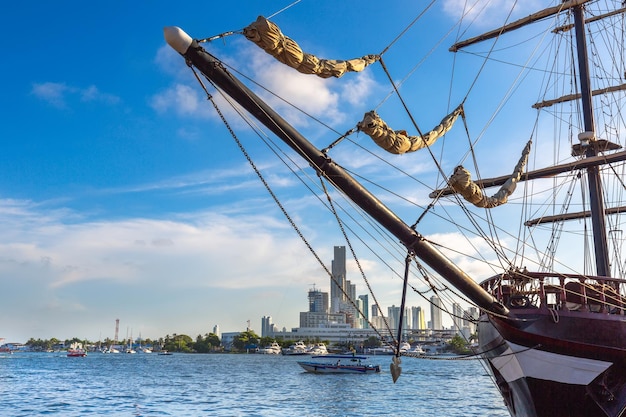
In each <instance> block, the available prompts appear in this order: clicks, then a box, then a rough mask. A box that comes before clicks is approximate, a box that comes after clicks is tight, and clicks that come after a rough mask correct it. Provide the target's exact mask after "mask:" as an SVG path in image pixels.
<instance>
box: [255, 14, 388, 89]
mask: <svg viewBox="0 0 626 417" xmlns="http://www.w3.org/2000/svg"><path fill="white" fill-rule="evenodd" d="M243 34H244V35H245V37H246V38H248V39H249V40H251V41H252V42H254V43H256V44H257V45H258V46H259V47H261V48H262V49H263V50H264V51H265V52H267V53H268V54H270V55H272V56H273V57H274V58H276V59H277V60H279V61H280V62H282V63H283V64H286V65H289V66H290V67H292V68H295V69H297V70H298V71H300V72H301V73H303V74H315V75H318V76H320V77H322V78H329V77H336V78H339V77H341V76H342V75H343V74H344V73H346V72H349V71H354V72H358V71H363V69H364V68H365V67H367V66H368V65H369V64H372V63H374V62H376V61H378V59H379V58H380V57H379V56H377V55H366V56H364V57H362V58H355V59H350V60H347V61H342V60H334V59H320V58H318V57H316V56H315V55H311V54H307V53H305V52H302V49H301V48H300V46H299V45H298V44H297V43H296V42H295V41H293V40H292V39H290V38H288V37H286V36H285V35H283V34H282V32H281V31H280V28H279V27H278V26H276V24H274V23H272V22H270V21H269V20H267V19H266V18H264V17H263V16H259V17H258V18H257V19H256V21H255V22H252V23H251V24H250V25H248V27H246V28H245V29H244V30H243Z"/></svg>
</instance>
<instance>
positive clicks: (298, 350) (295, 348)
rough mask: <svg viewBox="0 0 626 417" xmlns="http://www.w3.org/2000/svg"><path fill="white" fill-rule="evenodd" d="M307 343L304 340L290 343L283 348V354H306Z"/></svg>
mask: <svg viewBox="0 0 626 417" xmlns="http://www.w3.org/2000/svg"><path fill="white" fill-rule="evenodd" d="M306 354H307V351H306V345H305V344H304V342H303V341H298V342H296V343H294V344H293V345H290V346H289V347H288V348H286V349H283V355H285V356H296V355H306Z"/></svg>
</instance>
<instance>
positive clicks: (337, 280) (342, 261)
mask: <svg viewBox="0 0 626 417" xmlns="http://www.w3.org/2000/svg"><path fill="white" fill-rule="evenodd" d="M334 256H335V257H334V259H333V261H332V264H331V274H332V278H331V280H330V312H331V313H338V312H339V311H340V310H341V308H342V305H343V303H344V301H345V300H346V296H345V294H344V293H345V292H347V291H346V290H347V288H346V247H345V246H335V248H334Z"/></svg>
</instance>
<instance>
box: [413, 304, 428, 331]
mask: <svg viewBox="0 0 626 417" xmlns="http://www.w3.org/2000/svg"><path fill="white" fill-rule="evenodd" d="M411 313H412V318H413V320H412V322H411V328H413V329H415V330H424V329H425V328H426V319H425V318H424V310H422V307H411Z"/></svg>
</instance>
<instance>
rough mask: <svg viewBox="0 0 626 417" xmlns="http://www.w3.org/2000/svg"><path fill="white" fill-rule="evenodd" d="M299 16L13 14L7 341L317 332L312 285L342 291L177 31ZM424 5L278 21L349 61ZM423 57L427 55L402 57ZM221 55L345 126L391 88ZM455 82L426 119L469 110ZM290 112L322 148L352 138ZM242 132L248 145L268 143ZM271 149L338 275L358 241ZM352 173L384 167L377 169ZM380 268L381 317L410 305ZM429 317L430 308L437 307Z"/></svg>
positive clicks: (439, 14) (305, 4) (8, 90)
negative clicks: (312, 325) (260, 173)
mask: <svg viewBox="0 0 626 417" xmlns="http://www.w3.org/2000/svg"><path fill="white" fill-rule="evenodd" d="M290 3H291V2H290V1H287V2H280V1H270V2H259V1H244V0H234V1H230V2H197V1H194V2H187V3H184V4H173V3H172V2H165V1H149V2H148V1H136V2H121V1H113V2H100V3H89V2H87V3H85V2H78V1H64V2H48V1H35V2H34V3H33V2H29V3H22V4H17V2H11V3H10V4H8V5H5V6H4V7H3V12H2V14H1V16H0V23H1V25H0V31H1V32H2V36H1V37H0V39H1V40H0V42H1V45H2V51H3V52H4V58H3V59H2V64H0V71H1V75H2V78H3V80H4V83H3V90H4V91H3V93H2V95H0V100H1V105H2V109H3V110H2V113H1V114H2V118H1V120H2V123H0V137H1V138H2V145H3V146H2V151H1V152H0V225H1V226H0V227H1V230H2V233H1V234H0V288H1V291H0V307H1V308H2V310H3V312H4V313H3V314H2V315H0V337H4V338H6V339H7V340H10V341H25V340H26V339H27V338H29V337H35V338H39V337H40V338H50V337H57V338H70V337H75V336H76V337H81V338H82V337H84V338H89V339H92V340H97V339H98V338H100V337H101V338H105V337H113V330H114V323H115V319H118V318H119V319H120V323H121V324H120V333H121V335H122V336H124V335H125V334H126V333H125V332H126V331H127V329H131V330H132V331H133V333H134V335H138V334H139V333H141V334H142V335H143V337H160V336H164V335H166V334H172V333H179V334H180V333H186V334H189V335H191V336H192V337H195V336H196V335H197V334H204V333H207V332H210V331H212V329H213V326H214V325H219V326H220V330H221V331H223V332H224V331H238V330H243V329H245V327H246V322H247V320H250V322H251V325H252V328H253V329H254V330H256V331H257V332H260V320H261V317H262V316H264V315H270V316H272V317H273V319H274V322H275V323H276V324H277V325H278V326H279V327H287V328H288V329H289V328H291V327H296V326H297V325H298V319H299V316H298V313H299V312H300V311H306V310H307V308H308V304H307V299H306V295H307V291H308V289H309V288H311V286H312V284H315V285H316V287H317V288H321V289H323V290H328V285H329V279H328V277H327V276H326V275H325V272H324V271H323V269H322V268H321V267H320V265H318V264H317V262H316V261H315V259H314V257H313V256H311V255H310V253H309V251H308V249H307V248H306V246H305V245H304V244H303V243H302V241H301V240H300V239H299V238H298V236H297V235H296V233H294V231H293V229H291V227H290V226H289V224H288V222H287V221H285V219H284V217H283V216H282V214H281V212H280V210H279V209H278V208H277V207H276V205H275V204H274V202H273V201H272V200H271V198H269V196H268V194H267V191H266V190H265V189H264V188H263V186H262V185H261V183H260V182H259V180H258V179H257V177H256V176H255V175H254V173H253V172H252V170H251V169H250V166H249V165H248V163H247V161H246V159H245V158H244V157H243V156H242V154H241V153H240V152H239V150H238V148H237V146H236V145H235V143H234V142H233V140H232V138H231V137H230V135H229V134H228V132H227V130H226V129H225V128H224V126H223V125H222V124H221V121H220V120H219V119H218V118H217V117H216V115H215V113H214V111H213V108H212V106H211V105H210V104H209V103H207V101H206V97H205V96H204V93H203V91H202V90H201V88H200V87H199V85H198V84H197V82H195V80H194V78H193V76H192V74H191V72H190V70H189V69H188V68H187V67H186V66H185V65H184V61H183V59H182V58H181V57H180V56H178V55H177V54H176V53H175V52H174V51H172V50H171V49H170V48H169V47H168V46H167V45H166V44H165V41H164V38H163V27H164V26H170V25H175V26H180V27H181V28H183V29H184V30H185V31H186V32H187V33H189V34H190V35H191V36H192V37H194V38H205V37H208V36H211V35H215V34H219V33H222V32H225V31H229V30H239V29H241V28H243V27H245V26H246V25H248V24H249V23H251V22H252V21H254V20H255V19H256V17H257V16H258V15H264V16H269V15H271V14H273V13H275V12H277V11H279V10H281V9H283V8H284V7H285V6H287V5H289V4H290ZM417 3H420V5H419V6H416V4H417ZM417 3H416V2H414V1H408V0H407V1H394V2H390V4H388V5H385V6H384V7H381V2H379V1H369V0H368V1H362V0H360V1H356V0H349V1H341V2H337V1H326V0H323V1H307V0H304V1H301V2H300V3H298V4H296V5H294V6H293V7H291V8H289V9H288V10H286V11H284V12H282V13H280V14H278V15H277V16H276V17H275V18H274V19H272V20H273V21H275V22H276V23H277V24H278V25H279V26H280V27H281V29H282V30H283V32H284V33H285V34H286V35H287V36H290V37H292V38H293V39H294V40H296V41H298V42H299V43H300V45H301V46H302V47H303V49H304V50H305V51H307V52H313V53H316V54H318V55H319V56H321V57H326V58H337V59H348V58H353V57H357V56H361V55H365V54H369V53H378V52H380V51H381V50H382V49H383V48H384V47H385V46H387V45H388V44H389V43H390V42H391V41H392V40H393V38H394V37H395V36H396V35H398V34H399V33H400V31H401V30H402V29H403V28H404V27H406V26H407V25H408V24H409V23H410V22H411V20H413V19H414V17H415V16H416V15H417V14H418V13H419V12H420V11H421V7H422V5H421V2H417ZM491 3H492V5H491V7H492V8H493V7H494V6H497V5H498V3H499V2H491ZM502 3H504V2H502ZM461 4H463V2H461V1H452V0H449V1H441V2H438V3H436V4H435V5H434V6H433V9H432V10H431V11H430V12H429V14H428V19H424V20H423V23H421V22H420V24H421V25H422V26H420V28H419V29H417V33H414V34H412V35H407V36H406V37H403V38H402V39H401V41H399V42H398V44H397V45H396V46H394V48H393V50H392V51H390V52H389V55H388V56H389V64H390V67H391V68H392V70H393V71H394V76H396V77H398V78H400V77H403V76H404V75H405V74H406V73H407V71H409V70H410V68H411V67H412V66H413V65H415V56H418V57H420V56H424V55H425V54H426V53H427V51H428V50H429V48H432V47H433V43H434V42H435V40H437V39H439V37H441V36H442V34H444V33H446V31H447V30H449V28H450V27H451V25H452V23H453V22H454V19H455V18H456V17H458V13H459V10H460V7H461V6H460V5H461ZM491 10H494V9H491ZM495 10H496V11H498V8H497V7H495ZM491 13H494V12H491ZM481 19H482V20H485V21H486V20H488V19H487V18H484V17H483V18H481ZM485 27H488V25H485ZM450 43H451V42H450V41H448V42H447V45H449V44H450ZM407 46H410V49H409V54H408V55H406V56H404V57H403V56H402V55H400V54H399V53H396V51H397V50H401V49H402V48H405V49H406V47H407ZM207 48H208V49H209V50H211V51H212V52H214V53H215V54H216V55H218V56H220V57H221V58H223V59H224V60H225V61H226V62H229V63H232V64H233V66H236V67H237V68H240V69H241V70H242V71H243V72H244V73H247V74H254V75H256V76H257V77H258V78H260V79H261V82H263V83H264V84H265V85H267V86H269V87H271V88H273V89H275V90H277V91H278V92H279V94H281V95H282V96H285V97H287V98H288V99H289V100H290V101H291V102H293V103H295V104H297V105H299V106H300V107H302V108H303V109H304V110H306V111H307V112H309V113H310V114H313V115H314V116H316V117H318V118H320V119H322V120H323V121H325V122H327V123H329V124H333V125H335V126H338V129H340V131H342V132H343V131H345V130H347V129H349V128H350V127H352V126H353V125H354V124H355V123H356V122H357V121H359V120H360V118H361V117H362V114H363V113H364V112H365V111H368V110H371V108H372V107H373V106H374V105H376V104H378V103H379V102H380V100H381V97H384V96H385V95H386V94H387V92H388V90H389V86H388V84H385V79H384V74H383V73H382V72H381V71H380V68H376V70H372V71H369V70H366V71H364V72H363V73H360V74H348V75H346V76H344V78H342V79H341V80H334V79H333V80H322V79H318V78H316V77H313V76H308V77H307V76H303V75H301V74H297V73H294V71H291V70H289V69H287V68H286V67H283V66H281V65H280V64H277V63H275V62H273V61H272V60H271V59H269V57H268V56H267V55H266V54H264V53H263V52H261V51H259V50H258V49H256V47H255V46H254V45H252V44H251V43H249V42H247V41H245V40H244V39H243V37H242V36H240V35H234V36H231V37H228V38H225V39H224V40H223V41H218V42H214V43H213V44H211V45H209V46H207ZM443 49H444V50H445V49H447V48H443ZM385 59H387V55H386V56H385ZM447 59H448V60H450V59H451V58H447ZM448 62H449V61H448ZM446 65H449V63H447V64H446ZM468 65H469V64H468ZM471 65H477V63H476V62H474V63H472V64H471ZM468 68H469V67H468ZM262 69H263V70H262ZM420 71H421V72H423V73H421V74H420V73H419V72H420ZM449 78H450V74H449V73H446V69H445V67H441V68H437V66H434V67H429V68H426V69H424V70H421V69H420V70H418V74H417V76H416V77H412V78H411V79H410V81H408V83H414V84H415V86H416V87H415V90H416V91H417V93H416V94H414V95H413V96H412V97H411V98H412V99H415V100H417V101H418V102H419V101H421V102H423V103H424V106H422V108H421V111H420V117H422V118H423V119H422V120H423V123H424V126H426V125H434V124H436V122H438V121H439V120H440V119H441V118H442V117H443V116H444V115H445V112H446V111H447V110H449V109H450V108H451V107H453V106H456V104H458V103H455V102H454V101H455V100H459V99H460V98H461V97H459V96H457V97H451V96H448V94H449V93H448V91H447V90H443V89H442V90H440V91H438V90H437V88H441V87H442V86H443V87H445V88H447V84H446V83H449ZM424 80H428V82H427V83H424ZM492 82H493V83H495V82H497V80H496V79H494V80H492ZM270 101H272V102H273V103H276V105H277V106H278V107H279V108H280V109H281V110H283V111H285V112H286V114H287V116H288V117H290V120H291V121H292V122H293V124H294V125H296V127H298V128H300V129H302V130H303V132H304V133H305V134H306V135H307V136H308V137H309V138H311V140H312V141H313V142H314V143H316V144H318V145H323V144H328V143H330V142H331V141H332V140H334V139H335V136H333V135H329V134H328V132H322V131H321V130H320V129H319V127H317V126H314V125H311V124H310V122H307V121H306V120H305V119H304V118H302V117H301V115H298V114H297V113H295V112H294V111H293V110H291V109H289V108H286V107H285V106H284V104H283V103H280V102H278V101H277V100H276V99H275V98H270ZM395 106H396V108H397V106H398V104H397V103H396V104H395ZM390 110H391V111H393V107H391V105H390ZM391 111H390V112H386V114H387V115H388V116H389V115H393V113H392V112H391ZM226 112H227V114H228V115H229V116H230V115H231V114H232V111H229V110H226ZM381 112H383V110H381ZM233 123H234V127H235V128H237V129H239V128H241V130H243V131H244V138H245V137H247V136H251V135H249V131H248V135H247V136H245V132H246V131H247V128H245V126H243V125H242V124H241V122H237V121H235V122H233ZM403 123H405V122H403ZM255 140H256V139H251V140H249V141H246V142H245V143H246V144H247V146H249V147H250V148H249V150H250V152H251V154H252V155H253V157H254V158H255V162H256V163H257V164H258V165H259V167H260V168H261V169H262V170H264V172H265V173H266V175H268V178H269V179H270V180H271V181H272V184H273V186H274V187H276V188H277V189H278V190H279V191H280V192H279V194H280V196H281V198H285V199H287V200H288V206H289V208H290V209H291V210H292V212H291V213H290V214H291V215H293V216H294V219H295V220H296V221H302V220H306V221H307V222H308V223H305V225H304V226H303V230H304V232H305V234H306V235H307V238H308V239H310V241H311V244H312V246H313V247H314V249H315V250H316V252H317V253H318V254H319V256H320V258H321V259H322V260H323V261H324V262H325V263H326V265H327V266H328V267H330V261H331V260H332V253H333V246H335V245H345V241H344V240H343V238H342V237H341V234H340V233H339V231H338V230H336V229H337V228H336V226H335V227H333V224H332V219H331V218H329V217H322V216H321V215H320V214H319V207H317V208H316V207H315V205H314V204H312V203H311V201H310V200H308V199H307V198H310V197H306V195H305V194H304V193H301V191H299V192H293V193H292V192H291V188H292V187H293V186H294V182H295V180H294V179H293V178H291V177H290V174H289V173H287V172H285V169H284V168H280V167H278V166H277V164H276V161H274V160H272V159H271V155H269V154H268V153H267V151H265V152H264V153H261V151H260V149H261V147H260V146H259V145H258V144H256V143H255V142H254V141H255ZM370 147H371V146H370ZM342 152H343V154H342ZM347 152H348V151H345V150H341V149H340V150H338V151H337V155H339V156H349V155H350V154H349V153H347ZM256 158H258V159H256ZM348 159H349V158H348ZM427 162H428V160H427V158H426V157H423V156H419V157H418V156H415V157H414V156H404V157H403V159H401V160H400V162H399V164H400V165H402V166H403V167H405V168H406V169H407V170H408V171H409V172H413V173H419V172H421V171H422V170H425V169H426V168H425V166H426V164H427ZM451 164H454V162H451ZM344 166H345V165H344ZM347 166H348V167H349V168H355V169H357V168H361V169H364V170H365V171H367V169H368V161H367V160H365V159H354V160H349V162H348V165H347ZM451 166H453V165H451ZM487 169H489V168H487ZM375 174H377V175H378V177H379V178H380V180H381V181H391V180H392V179H390V178H385V173H384V172H382V171H380V172H377V173H375ZM500 174H501V173H497V175H500ZM407 193H408V194H410V195H409V198H412V199H415V200H417V199H420V198H421V199H422V200H421V201H422V202H424V201H427V200H426V195H422V196H417V195H412V194H413V192H412V191H407ZM404 209H405V210H410V208H407V207H404ZM414 215H415V213H414V212H413V213H412V214H411V216H412V217H410V218H409V219H408V220H407V222H411V221H412V220H414V218H413V216H414ZM327 229H328V230H327ZM426 232H430V233H434V230H427V231H426ZM361 262H362V264H363V265H364V268H365V269H366V271H367V272H368V274H372V276H373V277H374V278H373V279H374V281H376V280H379V281H380V284H381V286H382V288H383V291H382V293H381V294H378V295H377V296H379V297H382V299H383V300H384V302H381V304H383V305H385V306H389V305H391V304H393V303H396V304H398V303H399V301H400V299H399V297H398V294H399V292H400V290H401V287H400V284H399V281H395V282H394V281H393V280H390V278H391V277H392V273H391V272H389V271H388V270H386V269H385V267H384V266H382V265H381V264H380V262H379V261H378V260H377V259H375V258H374V257H372V256H371V255H370V254H365V256H364V258H363V259H361ZM350 265H352V266H351V267H352V268H353V263H352V262H350ZM398 268H399V269H401V268H402V266H401V265H399V266H398ZM470 270H471V268H470ZM359 275H360V274H359V272H358V271H357V270H356V269H354V268H353V269H352V270H351V271H350V272H349V276H348V278H349V279H350V278H351V279H352V280H353V281H354V282H356V283H357V288H358V289H357V293H359V294H363V293H366V289H365V286H364V284H363V283H362V281H360V280H359ZM412 304H413V305H417V304H420V305H422V306H424V307H426V306H425V304H424V303H423V302H421V300H419V299H416V300H413V302H412Z"/></svg>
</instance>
